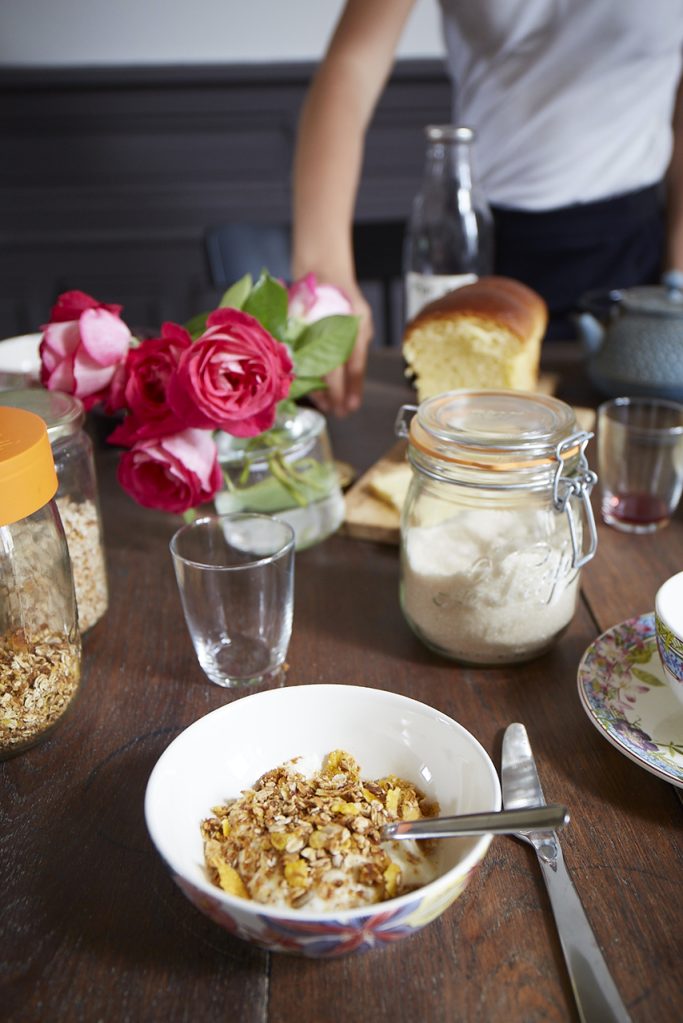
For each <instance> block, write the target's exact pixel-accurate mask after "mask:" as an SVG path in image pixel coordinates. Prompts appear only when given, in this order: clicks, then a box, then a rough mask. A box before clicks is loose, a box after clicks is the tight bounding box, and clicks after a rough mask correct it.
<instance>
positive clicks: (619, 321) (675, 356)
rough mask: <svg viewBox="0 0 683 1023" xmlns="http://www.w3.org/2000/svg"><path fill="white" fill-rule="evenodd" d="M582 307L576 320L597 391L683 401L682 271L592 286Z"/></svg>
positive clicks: (588, 369) (585, 296) (610, 394)
mask: <svg viewBox="0 0 683 1023" xmlns="http://www.w3.org/2000/svg"><path fill="white" fill-rule="evenodd" d="M579 308H580V312H579V313H578V315H577V317H576V325H577V328H578V331H579V338H580V340H581V342H582V345H583V348H584V351H585V352H586V354H587V357H588V362H587V371H588V376H589V377H590V379H591V382H592V383H593V385H594V386H595V387H596V388H597V390H598V391H601V392H602V393H603V394H605V395H608V396H610V397H618V396H619V395H627V394H628V395H644V396H648V397H658V398H671V399H673V400H674V401H683V273H679V272H678V271H669V273H667V274H666V275H665V276H664V278H663V283H662V285H661V286H658V285H652V286H647V287H645V286H644V287H638V288H627V289H625V290H623V291H611V292H608V293H605V292H602V293H600V292H589V293H587V294H586V295H584V296H583V297H582V299H581V301H580V305H579Z"/></svg>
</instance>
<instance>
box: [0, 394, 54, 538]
mask: <svg viewBox="0 0 683 1023" xmlns="http://www.w3.org/2000/svg"><path fill="white" fill-rule="evenodd" d="M3 400H4V398H3ZM56 492H57V473H56V472H55V463H54V459H53V458H52V449H51V447H50V441H49V440H48V436H47V428H46V426H45V423H44V422H43V420H42V419H41V418H40V417H39V416H37V415H35V413H33V412H27V411H26V410H25V409H18V408H7V407H5V406H3V405H0V526H8V525H10V523H12V522H18V521H19V520H20V519H23V518H26V516H27V515H32V514H33V513H34V512H36V511H38V509H39V508H42V507H43V505H46V504H47V502H48V501H49V500H51V498H53V497H54V495H55V493H56Z"/></svg>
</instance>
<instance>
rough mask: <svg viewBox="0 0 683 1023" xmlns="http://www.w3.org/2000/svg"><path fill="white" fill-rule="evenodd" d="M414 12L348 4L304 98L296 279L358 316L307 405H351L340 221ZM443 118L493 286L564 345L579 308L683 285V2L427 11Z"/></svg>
mask: <svg viewBox="0 0 683 1023" xmlns="http://www.w3.org/2000/svg"><path fill="white" fill-rule="evenodd" d="M415 2H416V0H347V3H346V5H345V8H344V10H343V12H342V14H341V17H340V19H339V22H338V24H337V27H336V30H335V32H334V35H333V37H332V40H331V42H330V45H329V47H328V51H327V54H326V56H325V59H324V60H323V61H322V63H321V64H320V67H319V68H318V70H317V73H316V75H315V77H314V80H313V82H312V85H311V88H310V90H309V92H308V95H307V97H306V100H305V103H304V106H303V110H302V116H301V121H300V126H299V135H298V140H297V148H296V155H295V162H294V188H293V250H292V269H293V272H294V274H295V276H300V275H301V274H303V273H308V272H310V271H313V272H315V273H316V274H317V275H318V277H319V278H320V279H321V280H324V281H327V282H330V283H334V284H336V285H337V286H339V287H341V288H343V289H344V290H345V291H346V293H347V294H348V295H349V297H350V298H351V301H352V304H353V306H354V310H355V311H356V313H358V314H359V315H360V317H361V328H360V331H359V338H358V341H357V344H356V347H355V349H354V352H353V354H352V355H351V357H350V359H349V360H348V362H347V364H346V366H345V367H343V368H342V369H340V370H337V371H335V373H334V374H331V375H330V377H329V378H328V384H329V390H328V391H326V392H323V393H321V394H320V396H319V399H318V400H319V404H320V405H321V407H322V408H323V409H324V410H325V411H333V412H335V413H337V414H342V415H343V414H345V413H347V412H350V411H353V410H354V409H356V408H358V406H359V405H360V402H361V395H362V383H363V375H364V370H365V362H366V358H367V349H368V346H369V344H370V341H371V338H372V317H371V313H370V309H369V306H368V303H367V302H366V300H365V298H364V296H363V294H362V292H361V290H360V288H359V286H358V282H357V280H356V275H355V268H354V258H353V249H352V242H351V225H352V220H353V211H354V206H355V200H356V192H357V188H358V182H359V177H360V171H361V165H362V159H363V147H364V141H365V134H366V130H367V127H368V124H369V122H370V119H371V117H372V114H373V112H374V109H375V106H376V104H377V101H378V99H379V96H380V94H381V92H382V90H383V88H384V85H385V83H386V80H387V78H388V76H389V73H390V71H391V68H392V65H393V61H394V56H395V52H396V47H397V45H398V41H399V38H400V36H401V33H402V31H403V28H404V26H405V24H406V21H407V19H408V17H409V15H410V13H411V10H412V8H413V6H414V4H415ZM440 4H441V7H442V12H443V26H444V36H445V41H446V49H447V54H448V69H449V72H450V74H451V77H452V80H453V122H454V123H457V124H462V125H468V126H469V127H472V128H474V129H475V131H476V139H477V141H476V152H475V158H476V171H477V177H478V179H479V182H480V184H481V186H482V188H483V191H484V193H485V195H486V197H487V199H488V201H489V203H490V205H491V206H492V209H493V213H494V221H495V229H496V230H495V246H496V264H495V271H496V272H497V273H502V274H506V275H508V276H511V277H516V278H518V279H519V280H522V281H525V283H527V284H529V285H531V286H532V287H534V288H535V289H536V290H537V291H539V292H540V293H541V294H542V295H543V297H544V298H545V299H546V301H547V302H548V305H549V308H550V313H551V328H550V331H549V336H550V337H552V336H563V332H565V333H566V329H567V323H568V317H569V316H570V314H571V312H572V310H573V309H575V307H576V303H577V301H578V298H579V296H580V295H581V294H583V293H584V292H585V291H588V290H593V289H611V288H624V287H631V286H633V285H636V284H643V283H656V282H657V281H658V280H659V279H660V276H661V274H662V272H663V271H665V270H673V269H675V270H678V271H683V86H682V85H681V68H682V65H683V0H647V3H645V2H644V0H477V2H476V3H472V2H471V0H440Z"/></svg>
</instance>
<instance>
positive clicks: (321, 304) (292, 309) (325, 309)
mask: <svg viewBox="0 0 683 1023" xmlns="http://www.w3.org/2000/svg"><path fill="white" fill-rule="evenodd" d="M287 295H288V297H289V308H288V312H289V315H290V316H291V317H292V319H294V320H301V322H302V323H315V321H316V320H322V319H323V317H325V316H337V315H341V316H346V315H348V313H350V312H351V311H352V310H351V303H350V302H349V300H348V298H347V297H346V295H345V294H344V292H343V291H340V290H339V288H336V287H335V286H334V284H318V282H317V280H316V276H315V274H307V275H306V276H305V277H302V278H301V279H300V280H298V281H295V282H294V284H292V286H291V287H290V288H289V289H288V290H287Z"/></svg>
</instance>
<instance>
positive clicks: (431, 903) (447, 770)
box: [145, 684, 501, 957]
mask: <svg viewBox="0 0 683 1023" xmlns="http://www.w3.org/2000/svg"><path fill="white" fill-rule="evenodd" d="M339 750H342V751H345V752H346V753H348V754H349V755H350V756H351V757H352V758H353V759H354V760H355V761H356V762H357V764H358V765H359V767H360V769H361V771H362V778H363V779H373V780H376V779H387V778H390V779H400V780H402V781H403V782H405V783H408V784H409V785H410V786H414V787H415V789H416V790H419V792H420V793H421V795H422V796H423V797H424V800H425V805H431V806H433V807H438V812H439V813H440V814H441V815H451V814H456V813H477V812H485V811H490V810H499V809H500V806H501V794H500V785H499V781H498V775H497V772H496V770H495V767H494V765H493V763H492V761H491V759H490V757H489V756H488V754H487V753H486V751H485V750H484V748H483V747H482V745H481V744H480V743H479V742H478V740H477V739H476V738H475V737H474V736H473V735H471V734H470V732H468V731H467V729H465V728H464V727H463V726H462V725H461V724H459V723H458V722H457V721H454V720H453V719H452V718H450V717H448V716H447V715H445V714H443V713H441V712H440V711H438V710H436V709H435V708H433V707H431V706H429V705H427V704H424V703H420V702H418V701H416V700H413V699H410V698H409V697H405V696H401V695H399V694H396V693H391V692H385V691H381V690H376V689H372V688H369V687H366V686H362V685H351V684H342V685H313V684H310V685H306V684H304V685H288V686H286V687H284V688H281V689H273V690H268V691H266V692H258V693H253V694H251V695H249V696H246V697H243V698H241V699H238V700H235V701H233V702H232V703H230V704H227V705H226V706H223V707H220V708H219V709H218V710H214V711H212V712H210V713H209V714H206V715H205V716H204V717H202V718H200V719H199V720H197V721H195V722H194V723H193V724H191V725H190V726H189V727H188V728H186V729H185V730H184V731H183V732H181V733H180V735H178V736H177V738H176V739H174V740H173V742H171V744H170V745H169V746H168V748H167V749H166V750H165V751H164V753H163V754H162V755H161V757H160V758H159V760H158V762H157V764H156V765H155V767H154V769H153V771H152V773H151V775H150V778H149V782H148V785H147V790H146V794H145V818H146V823H147V828H148V831H149V834H150V836H151V839H152V841H153V843H154V845H155V846H156V849H157V851H158V852H159V854H160V856H161V858H162V860H163V861H164V863H165V864H166V866H167V868H168V870H169V871H170V873H171V876H172V877H173V879H174V880H175V882H176V883H177V884H178V885H179V887H180V888H181V890H182V891H183V892H184V894H185V895H186V896H187V898H188V899H189V900H190V902H192V903H193V904H194V906H195V907H196V908H197V909H199V910H200V911H201V912H202V913H204V914H205V915H206V916H208V917H210V918H211V919H212V920H213V921H214V922H215V923H216V924H218V925H219V926H220V927H222V928H224V929H225V930H227V931H228V932H229V933H231V934H233V935H234V936H236V937H237V938H240V939H242V940H244V941H247V942H251V943H253V944H255V945H257V946H259V947H261V948H265V949H268V950H269V951H274V952H287V953H292V954H297V955H304V956H312V957H333V956H339V955H345V954H348V953H351V952H360V951H365V950H368V949H373V948H379V947H382V946H384V945H386V944H389V943H393V942H395V941H397V940H399V939H402V938H404V937H409V936H410V935H413V934H415V933H416V932H417V931H419V930H420V929H421V928H422V927H424V926H425V925H426V924H428V923H430V922H431V921H432V920H434V919H436V917H438V916H439V915H440V914H442V913H443V912H444V911H445V910H446V909H447V908H448V907H449V906H450V905H451V904H452V903H453V902H454V901H455V900H456V899H457V898H458V897H459V896H460V895H461V894H462V892H463V891H464V890H465V888H466V887H467V886H468V884H470V882H471V881H472V879H473V877H474V875H475V874H476V872H477V869H478V867H479V866H480V864H481V863H482V861H483V859H484V857H485V856H486V853H487V851H488V848H489V845H490V843H491V839H492V836H491V835H482V836H477V837H467V838H450V839H440V840H438V841H437V842H434V843H433V846H434V848H433V852H431V853H430V856H433V858H434V864H433V866H434V869H433V870H432V872H431V874H430V877H431V879H430V880H428V881H427V882H426V883H424V884H422V885H421V886H420V887H413V888H412V889H411V890H408V891H406V892H405V893H404V894H397V895H395V896H394V897H390V898H385V899H383V900H382V901H376V902H369V903H364V904H361V905H356V906H352V907H350V908H332V909H327V908H326V906H325V905H322V906H321V905H320V901H319V900H313V901H311V900H310V899H309V900H303V902H302V903H301V905H296V906H291V905H283V904H281V903H280V904H266V903H263V902H260V901H256V900H255V899H253V898H250V897H244V896H243V894H235V891H236V889H234V888H230V887H229V888H228V890H223V888H221V887H218V886H217V884H216V883H215V880H216V879H215V877H214V878H212V876H211V872H210V870H209V869H208V867H207V859H206V856H205V846H204V836H203V834H202V822H203V821H205V820H206V819H207V818H208V817H209V816H210V815H211V813H212V811H213V809H214V808H216V807H217V806H218V805H220V804H223V803H225V802H226V800H228V801H230V800H235V799H238V798H239V797H240V795H241V794H243V793H247V794H249V793H251V794H253V791H254V788H255V787H256V786H257V782H258V780H259V779H260V778H262V776H264V775H265V774H266V773H267V772H271V771H272V770H273V769H274V768H276V767H278V766H279V765H282V764H285V763H287V762H290V761H292V760H293V759H294V758H297V761H296V762H297V764H298V763H301V765H302V768H301V770H302V772H303V773H306V772H312V771H313V768H314V766H315V765H317V766H318V767H320V766H321V765H323V764H324V763H325V760H326V757H328V756H329V755H330V754H331V752H332V751H339ZM304 765H305V766H304ZM297 769H298V768H297ZM371 784H374V781H373V782H372V783H371ZM345 805H346V806H347V808H348V804H345ZM356 812H357V811H356ZM349 826H350V827H351V828H352V829H353V828H354V827H355V824H353V823H352V824H350V825H349ZM286 827H287V825H286V822H285V830H286ZM275 837H276V838H281V837H282V836H281V835H276V836H275ZM283 841H284V839H283ZM299 844H300V843H299ZM313 844H314V843H313V842H311V845H313ZM399 844H400V843H393V845H394V846H396V845H399ZM281 845H282V842H278V847H281ZM302 855H304V853H302ZM302 869H303V868H302ZM237 881H238V884H240V885H241V882H240V881H239V879H237Z"/></svg>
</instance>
